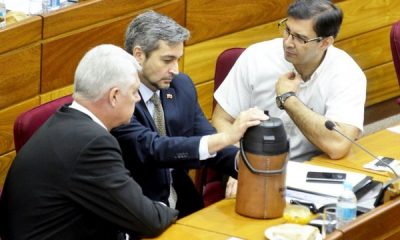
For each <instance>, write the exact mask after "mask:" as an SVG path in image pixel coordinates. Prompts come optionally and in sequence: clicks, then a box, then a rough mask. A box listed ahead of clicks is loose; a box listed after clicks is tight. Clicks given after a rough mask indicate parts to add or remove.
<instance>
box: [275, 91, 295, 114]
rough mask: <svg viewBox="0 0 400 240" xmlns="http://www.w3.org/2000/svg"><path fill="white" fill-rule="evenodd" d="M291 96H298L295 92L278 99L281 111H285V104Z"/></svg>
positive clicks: (287, 93)
mask: <svg viewBox="0 0 400 240" xmlns="http://www.w3.org/2000/svg"><path fill="white" fill-rule="evenodd" d="M291 96H296V93H295V92H286V93H284V94H282V95H280V96H277V97H276V99H275V100H276V105H277V106H278V108H279V109H282V110H283V109H285V107H284V106H283V104H284V103H285V101H286V100H287V99H288V98H290V97H291Z"/></svg>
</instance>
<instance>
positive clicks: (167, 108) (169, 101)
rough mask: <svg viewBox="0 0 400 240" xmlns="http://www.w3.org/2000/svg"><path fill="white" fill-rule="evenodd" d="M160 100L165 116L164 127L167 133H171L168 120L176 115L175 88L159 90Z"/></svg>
mask: <svg viewBox="0 0 400 240" xmlns="http://www.w3.org/2000/svg"><path fill="white" fill-rule="evenodd" d="M160 96H161V102H162V105H163V109H164V117H165V127H166V129H167V133H168V135H170V134H171V124H169V123H170V121H171V120H172V119H173V118H174V117H176V116H177V114H178V112H177V109H178V107H177V99H176V94H175V90H174V89H173V88H167V89H163V90H161V92H160Z"/></svg>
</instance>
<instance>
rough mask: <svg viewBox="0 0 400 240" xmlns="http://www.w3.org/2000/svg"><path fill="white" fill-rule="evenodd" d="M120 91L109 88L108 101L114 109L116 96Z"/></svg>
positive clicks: (116, 101) (116, 100)
mask: <svg viewBox="0 0 400 240" xmlns="http://www.w3.org/2000/svg"><path fill="white" fill-rule="evenodd" d="M119 92H120V89H119V88H117V87H114V88H111V90H110V92H109V93H108V101H109V103H110V105H111V106H112V107H116V106H117V104H118V95H119Z"/></svg>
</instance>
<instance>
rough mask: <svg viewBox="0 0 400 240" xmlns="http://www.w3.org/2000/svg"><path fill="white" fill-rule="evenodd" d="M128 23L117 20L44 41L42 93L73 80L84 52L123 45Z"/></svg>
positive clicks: (68, 83) (70, 82)
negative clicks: (98, 47)
mask: <svg viewBox="0 0 400 240" xmlns="http://www.w3.org/2000/svg"><path fill="white" fill-rule="evenodd" d="M127 23H128V19H126V20H125V22H121V21H120V22H114V23H109V24H106V25H103V26H98V27H96V28H93V29H89V30H86V31H82V32H78V33H74V34H72V35H69V36H64V37H62V38H59V39H56V40H53V41H50V42H45V43H44V44H43V61H42V84H41V93H45V92H48V91H52V90H55V89H57V88H61V87H64V86H67V85H70V84H72V83H73V79H74V73H75V69H76V67H77V65H78V63H79V61H80V59H81V58H82V57H83V55H84V54H85V53H86V52H87V51H88V50H89V49H91V48H93V47H95V46H97V45H99V44H103V43H111V44H115V45H118V46H122V45H123V38H122V36H123V33H124V28H125V26H126V24H127Z"/></svg>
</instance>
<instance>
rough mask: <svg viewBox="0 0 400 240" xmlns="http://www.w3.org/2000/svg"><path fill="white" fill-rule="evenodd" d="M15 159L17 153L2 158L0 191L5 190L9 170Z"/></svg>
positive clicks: (0, 163)
mask: <svg viewBox="0 0 400 240" xmlns="http://www.w3.org/2000/svg"><path fill="white" fill-rule="evenodd" d="M14 158H15V151H12V152H10V153H7V154H4V155H2V156H0V190H1V189H2V188H3V185H4V181H5V180H6V176H7V173H8V170H9V169H10V166H11V163H12V161H13V160H14Z"/></svg>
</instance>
